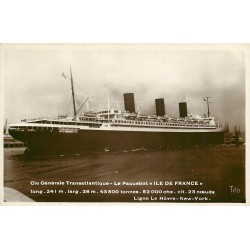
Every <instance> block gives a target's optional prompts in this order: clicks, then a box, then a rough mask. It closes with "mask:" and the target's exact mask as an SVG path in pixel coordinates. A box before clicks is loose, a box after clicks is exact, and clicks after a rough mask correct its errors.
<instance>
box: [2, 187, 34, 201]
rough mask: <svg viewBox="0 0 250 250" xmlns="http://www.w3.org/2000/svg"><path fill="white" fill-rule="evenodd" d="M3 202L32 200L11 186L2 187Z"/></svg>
mask: <svg viewBox="0 0 250 250" xmlns="http://www.w3.org/2000/svg"><path fill="white" fill-rule="evenodd" d="M4 202H34V200H32V199H31V198H29V197H28V196H26V195H24V194H22V193H21V192H19V191H17V190H15V189H13V188H9V187H4Z"/></svg>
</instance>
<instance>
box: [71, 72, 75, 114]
mask: <svg viewBox="0 0 250 250" xmlns="http://www.w3.org/2000/svg"><path fill="white" fill-rule="evenodd" d="M70 81H71V90H72V98H73V107H74V117H76V104H75V93H74V82H73V76H72V70H71V67H70Z"/></svg>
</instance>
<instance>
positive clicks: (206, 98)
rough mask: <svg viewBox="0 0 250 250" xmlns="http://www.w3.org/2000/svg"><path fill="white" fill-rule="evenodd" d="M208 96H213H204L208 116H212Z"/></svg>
mask: <svg viewBox="0 0 250 250" xmlns="http://www.w3.org/2000/svg"><path fill="white" fill-rule="evenodd" d="M208 98H211V97H209V96H206V97H204V101H206V102H207V116H208V117H210V111H209V103H210V102H209V101H208Z"/></svg>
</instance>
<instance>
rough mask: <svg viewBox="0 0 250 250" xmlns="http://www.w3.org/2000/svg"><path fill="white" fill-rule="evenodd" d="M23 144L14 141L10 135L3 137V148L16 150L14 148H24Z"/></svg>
mask: <svg viewBox="0 0 250 250" xmlns="http://www.w3.org/2000/svg"><path fill="white" fill-rule="evenodd" d="M24 146H25V145H24V143H23V142H21V141H17V140H15V139H14V138H13V137H12V136H10V135H4V148H16V147H24Z"/></svg>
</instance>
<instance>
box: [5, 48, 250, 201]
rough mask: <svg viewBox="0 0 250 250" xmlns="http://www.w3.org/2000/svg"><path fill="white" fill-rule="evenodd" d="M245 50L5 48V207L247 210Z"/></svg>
mask: <svg viewBox="0 0 250 250" xmlns="http://www.w3.org/2000/svg"><path fill="white" fill-rule="evenodd" d="M249 48H250V46H249V45H248V44H233V45H232V44H219V45H216V44H210V45H206V44H203V45H198V44H2V45H1V54H0V56H1V58H0V59H1V64H0V72H1V83H2V89H3V91H2V99H3V111H2V114H1V116H2V117H1V122H2V127H3V140H2V141H3V144H2V149H1V150H2V155H3V159H2V166H1V167H2V173H3V176H2V182H3V186H2V200H1V202H2V204H4V205H12V204H22V203H25V204H30V203H31V204H33V203H38V204H39V202H40V204H41V202H46V203H51V202H56V203H58V204H64V203H76V202H77V203H80V204H85V203H97V202H98V203H112V204H119V203H128V204H139V203H155V204H182V203H184V204H197V205H198V204H204V203H205V204H218V203H226V204H228V203H230V204H231V203H233V204H241V205H245V204H247V202H248V200H249V199H248V197H249V195H248V192H247V187H248V186H247V180H248V176H249V175H248V171H249V165H247V160H246V159H247V158H246V157H247V154H246V152H247V148H246V147H247V144H246V141H247V133H248V132H247V131H248V128H249V123H248V121H247V119H248V118H247V117H246V115H245V114H246V110H247V96H248V97H249V86H248V85H249ZM247 83H248V84H247ZM248 164H249V163H248Z"/></svg>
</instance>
